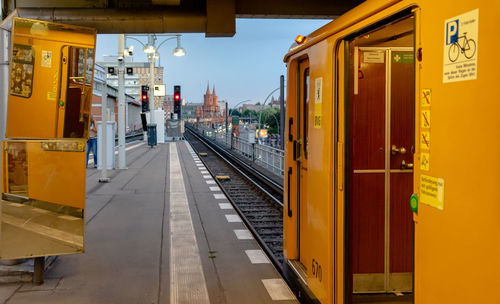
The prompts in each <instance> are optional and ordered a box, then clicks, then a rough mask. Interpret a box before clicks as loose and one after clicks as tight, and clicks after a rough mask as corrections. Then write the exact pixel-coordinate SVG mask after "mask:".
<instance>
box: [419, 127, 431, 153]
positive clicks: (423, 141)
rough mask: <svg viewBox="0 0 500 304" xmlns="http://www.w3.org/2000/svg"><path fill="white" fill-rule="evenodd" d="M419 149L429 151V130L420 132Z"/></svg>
mask: <svg viewBox="0 0 500 304" xmlns="http://www.w3.org/2000/svg"><path fill="white" fill-rule="evenodd" d="M420 149H422V150H424V151H429V150H430V149H431V132H429V131H422V132H420Z"/></svg>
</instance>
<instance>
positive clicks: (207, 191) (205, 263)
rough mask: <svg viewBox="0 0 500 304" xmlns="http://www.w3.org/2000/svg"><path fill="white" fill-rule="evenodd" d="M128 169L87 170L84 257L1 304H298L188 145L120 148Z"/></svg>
mask: <svg viewBox="0 0 500 304" xmlns="http://www.w3.org/2000/svg"><path fill="white" fill-rule="evenodd" d="M128 147H129V149H128V151H127V166H128V169H127V170H122V171H120V170H114V171H111V172H110V177H111V182H110V183H108V184H101V183H99V182H98V178H99V174H100V171H97V170H96V169H88V170H87V208H86V232H85V251H86V253H84V254H77V255H67V256H60V257H59V258H58V259H57V260H56V262H55V265H54V266H53V267H52V268H51V269H50V270H49V271H48V272H47V273H46V276H45V277H46V279H45V284H43V285H41V286H33V285H32V284H31V283H25V284H10V285H0V303H9V304H11V303H14V304H17V303H72V304H78V303H148V304H149V303H296V300H295V298H294V297H293V294H292V293H291V292H290V290H289V289H288V287H287V286H286V285H285V284H284V281H283V280H282V279H281V277H280V275H279V274H278V272H277V271H276V269H275V268H274V267H273V265H272V264H271V263H270V262H269V260H268V259H267V257H266V256H265V255H264V254H263V251H262V250H261V249H260V247H259V245H258V244H257V242H256V241H255V240H254V239H253V238H252V236H251V235H250V233H249V232H248V230H247V229H246V227H245V226H244V224H243V223H242V222H241V219H240V218H239V217H238V215H237V214H236V212H235V211H234V210H233V209H232V207H231V205H230V204H229V201H228V200H227V199H226V198H225V197H224V195H223V194H222V191H220V189H218V187H217V185H216V184H215V180H214V179H213V178H212V177H211V176H210V175H209V174H208V173H205V172H206V170H204V169H205V168H204V166H203V163H202V162H201V161H200V160H199V159H198V157H197V156H196V155H195V154H194V152H192V150H191V148H190V146H189V145H188V144H187V143H186V142H183V141H182V142H175V143H168V144H163V145H160V146H157V147H155V148H153V149H151V148H149V147H148V146H146V145H145V144H137V143H135V144H131V145H128Z"/></svg>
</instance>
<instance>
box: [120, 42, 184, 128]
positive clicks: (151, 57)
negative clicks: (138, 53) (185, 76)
mask: <svg viewBox="0 0 500 304" xmlns="http://www.w3.org/2000/svg"><path fill="white" fill-rule="evenodd" d="M134 36H147V37H148V43H147V44H144V43H142V41H140V40H139V39H137V38H134V37H131V36H125V37H126V38H128V39H132V40H135V41H137V42H139V43H140V44H141V45H142V47H143V51H144V53H146V54H147V55H148V61H149V110H150V121H151V123H154V122H155V116H154V114H155V112H154V110H156V106H155V101H154V85H155V60H156V59H157V58H159V57H160V55H159V53H158V50H159V49H160V47H161V46H162V45H163V44H164V43H165V42H166V41H168V40H172V39H177V46H176V48H175V49H174V50H173V52H172V54H173V55H174V56H177V57H179V56H184V55H186V50H185V49H184V48H182V47H181V45H180V44H181V35H180V34H175V35H169V34H164V35H162V34H160V35H156V34H146V35H134ZM157 37H169V38H166V39H164V40H163V41H162V42H161V43H160V44H159V45H158V46H156V40H157Z"/></svg>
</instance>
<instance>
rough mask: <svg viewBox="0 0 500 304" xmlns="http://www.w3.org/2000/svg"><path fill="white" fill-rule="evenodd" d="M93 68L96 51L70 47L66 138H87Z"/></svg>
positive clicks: (65, 120)
mask: <svg viewBox="0 0 500 304" xmlns="http://www.w3.org/2000/svg"><path fill="white" fill-rule="evenodd" d="M93 66H94V49H86V48H78V47H70V59H69V67H68V69H69V71H68V77H69V79H68V90H67V96H66V106H65V118H64V137H71V138H82V137H86V136H87V132H88V122H89V117H90V102H91V97H92V96H90V92H91V86H92V77H93Z"/></svg>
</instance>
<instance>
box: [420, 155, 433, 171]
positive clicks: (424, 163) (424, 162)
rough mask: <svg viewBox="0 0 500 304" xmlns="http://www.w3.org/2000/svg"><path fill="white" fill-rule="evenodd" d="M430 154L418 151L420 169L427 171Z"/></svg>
mask: <svg viewBox="0 0 500 304" xmlns="http://www.w3.org/2000/svg"><path fill="white" fill-rule="evenodd" d="M430 162H431V156H430V155H429V153H420V170H422V171H429V167H430Z"/></svg>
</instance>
